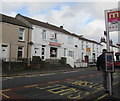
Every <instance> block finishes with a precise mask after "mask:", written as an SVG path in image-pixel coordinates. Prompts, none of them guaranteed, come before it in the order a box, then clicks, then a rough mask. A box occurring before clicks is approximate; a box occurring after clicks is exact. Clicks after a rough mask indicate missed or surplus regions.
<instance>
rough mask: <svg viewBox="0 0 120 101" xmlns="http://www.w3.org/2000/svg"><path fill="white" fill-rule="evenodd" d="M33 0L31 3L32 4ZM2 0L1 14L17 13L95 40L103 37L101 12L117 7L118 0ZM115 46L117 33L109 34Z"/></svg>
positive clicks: (14, 14)
mask: <svg viewBox="0 0 120 101" xmlns="http://www.w3.org/2000/svg"><path fill="white" fill-rule="evenodd" d="M33 1H34V2H33ZM82 1H83V0H74V1H72V0H66V1H65V0H64V1H63V0H58V1H57V2H55V1H54V0H49V2H48V1H47V0H44V1H43V0H42V1H38V0H32V1H30V0H29V1H28V0H24V1H23V0H17V2H15V0H9V1H8V0H2V2H1V5H0V6H1V13H2V14H6V15H9V16H12V17H15V16H16V14H18V13H20V14H22V15H24V16H28V17H31V18H34V19H37V20H40V21H43V22H48V23H50V24H53V25H56V26H58V27H59V26H61V25H63V27H64V29H66V30H68V31H69V32H71V33H75V34H78V35H83V36H84V37H86V38H88V39H93V40H95V41H98V42H99V40H100V38H101V37H103V36H104V34H103V32H104V30H105V20H104V10H107V9H113V8H117V7H118V1H119V0H106V1H104V0H99V1H97V0H84V2H82ZM110 38H111V39H113V41H114V43H118V32H112V33H110Z"/></svg>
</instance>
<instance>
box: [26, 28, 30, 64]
mask: <svg viewBox="0 0 120 101" xmlns="http://www.w3.org/2000/svg"><path fill="white" fill-rule="evenodd" d="M29 65H30V61H29V28H28V36H27V66H29Z"/></svg>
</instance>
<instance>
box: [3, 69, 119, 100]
mask: <svg viewBox="0 0 120 101" xmlns="http://www.w3.org/2000/svg"><path fill="white" fill-rule="evenodd" d="M118 73H119V70H116V72H115V73H114V74H113V78H114V83H113V85H116V84H118V82H119V81H118V80H119V78H120V77H119V76H118ZM102 90H103V86H102V73H101V72H99V71H97V70H96V69H95V68H80V69H76V70H73V71H65V72H60V73H58V72H57V73H55V72H54V73H47V74H46V73H45V74H37V75H26V76H22V75H21V76H12V77H3V79H2V90H1V91H2V94H1V95H2V97H3V99H76V100H78V99H93V98H95V99H97V94H98V93H97V92H102V93H100V94H101V95H99V96H103V95H104V96H105V95H106V94H104V92H103V91H102ZM93 95H94V96H93Z"/></svg>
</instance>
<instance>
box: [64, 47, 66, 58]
mask: <svg viewBox="0 0 120 101" xmlns="http://www.w3.org/2000/svg"><path fill="white" fill-rule="evenodd" d="M64 56H66V48H64Z"/></svg>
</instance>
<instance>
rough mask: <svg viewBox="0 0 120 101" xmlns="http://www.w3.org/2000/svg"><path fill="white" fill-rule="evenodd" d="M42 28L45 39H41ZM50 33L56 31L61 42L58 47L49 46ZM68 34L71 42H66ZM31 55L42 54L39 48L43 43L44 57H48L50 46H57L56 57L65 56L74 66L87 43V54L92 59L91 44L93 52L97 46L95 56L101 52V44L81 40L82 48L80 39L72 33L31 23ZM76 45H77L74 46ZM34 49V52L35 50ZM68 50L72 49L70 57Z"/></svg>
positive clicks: (80, 59)
mask: <svg viewBox="0 0 120 101" xmlns="http://www.w3.org/2000/svg"><path fill="white" fill-rule="evenodd" d="M42 30H46V40H43V39H42V34H41V33H42ZM52 33H57V43H61V46H60V47H57V46H50V45H49V43H50V42H51V40H50V35H51V34H52ZM68 36H71V37H73V43H71V44H70V43H68ZM32 42H33V45H32V55H31V57H32V56H40V57H41V56H42V54H41V49H42V45H45V59H50V47H57V48H58V51H57V52H58V54H57V58H58V59H60V58H61V57H66V58H67V63H68V64H70V65H71V66H72V67H74V65H75V64H74V63H75V62H81V61H82V57H81V56H82V52H83V59H84V56H85V55H86V45H88V47H89V48H91V52H90V55H89V59H90V60H91V61H92V60H93V44H94V47H95V49H94V50H95V53H96V52H97V49H96V47H98V52H97V54H96V57H95V58H97V56H98V55H99V54H100V53H101V45H98V44H95V43H92V42H89V41H84V40H83V45H84V46H83V48H84V50H83V49H82V40H79V39H78V37H75V36H72V35H67V34H64V33H61V32H58V31H54V30H50V29H47V28H43V27H40V26H37V25H33V30H32ZM75 45H77V47H75ZM65 48H66V54H64V49H65ZM35 51H36V52H35ZM69 51H74V57H71V56H69V55H68V53H69Z"/></svg>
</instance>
